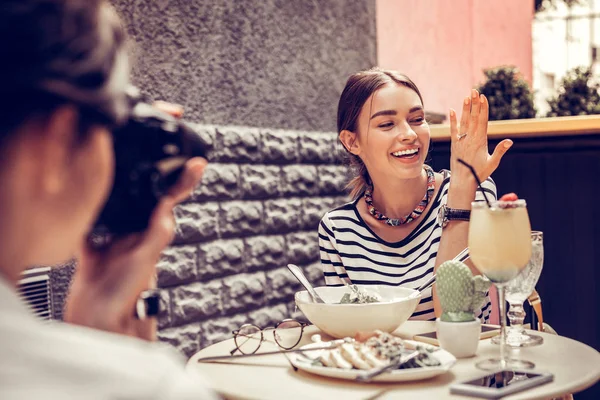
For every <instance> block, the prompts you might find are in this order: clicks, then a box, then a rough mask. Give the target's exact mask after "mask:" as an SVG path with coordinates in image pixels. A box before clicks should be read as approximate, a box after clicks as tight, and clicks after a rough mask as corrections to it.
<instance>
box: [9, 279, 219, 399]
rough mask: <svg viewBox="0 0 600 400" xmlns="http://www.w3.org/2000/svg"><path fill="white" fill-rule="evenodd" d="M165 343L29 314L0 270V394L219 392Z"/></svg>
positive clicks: (196, 395)
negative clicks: (187, 369) (207, 383)
mask: <svg viewBox="0 0 600 400" xmlns="http://www.w3.org/2000/svg"><path fill="white" fill-rule="evenodd" d="M184 362H185V360H183V359H181V358H179V357H177V354H176V352H175V351H174V350H171V349H167V348H166V347H163V345H160V344H156V343H150V342H145V341H142V340H138V339H134V338H129V337H126V336H122V335H116V334H111V333H106V332H101V331H96V330H93V329H89V328H84V327H78V326H75V325H70V324H66V323H61V322H43V321H41V320H38V319H36V317H34V316H32V315H31V314H30V313H29V311H28V309H27V308H26V307H25V305H24V304H23V303H22V302H21V300H20V299H19V298H18V296H17V294H16V292H15V290H14V289H13V288H12V287H11V286H10V285H9V284H8V283H7V282H6V281H5V280H4V279H3V278H1V277H0V399H3V400H9V399H47V400H49V399H77V400H80V399H132V400H133V399H161V400H162V399H216V398H217V397H216V395H215V394H214V393H213V392H212V391H211V390H210V389H208V387H207V385H206V384H205V383H204V380H203V378H202V377H201V376H200V375H199V374H191V373H189V371H188V372H186V371H185V369H184V365H185V364H184Z"/></svg>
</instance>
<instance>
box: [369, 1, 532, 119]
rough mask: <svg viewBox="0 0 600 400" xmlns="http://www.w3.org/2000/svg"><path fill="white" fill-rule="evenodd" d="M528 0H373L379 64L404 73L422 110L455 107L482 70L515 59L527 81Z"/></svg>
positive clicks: (529, 59) (529, 58) (529, 64)
mask: <svg viewBox="0 0 600 400" xmlns="http://www.w3.org/2000/svg"><path fill="white" fill-rule="evenodd" d="M532 19H533V0H450V1H448V0H377V57H378V63H379V66H381V67H383V68H389V69H395V70H399V71H401V72H404V73H406V74H407V75H408V76H409V77H410V78H411V79H413V80H414V81H415V83H416V84H417V86H418V87H419V89H420V90H421V91H422V94H423V97H424V100H425V108H426V109H427V110H428V111H434V112H442V113H446V114H447V111H448V108H449V107H453V108H455V109H457V110H460V106H461V101H462V98H463V97H464V96H466V95H467V94H468V93H469V90H470V89H471V88H472V87H474V86H475V85H477V84H479V83H481V82H483V78H484V75H483V73H482V70H483V69H484V68H488V67H494V66H498V65H516V66H517V67H518V68H519V69H520V71H521V72H522V73H523V75H524V77H525V79H527V81H529V82H531V77H532V46H531V22H532Z"/></svg>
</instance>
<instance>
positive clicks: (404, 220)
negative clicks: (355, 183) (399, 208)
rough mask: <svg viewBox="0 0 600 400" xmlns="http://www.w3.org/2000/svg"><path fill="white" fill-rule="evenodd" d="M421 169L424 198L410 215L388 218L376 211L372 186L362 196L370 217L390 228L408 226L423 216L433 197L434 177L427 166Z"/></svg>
mask: <svg viewBox="0 0 600 400" xmlns="http://www.w3.org/2000/svg"><path fill="white" fill-rule="evenodd" d="M423 168H424V169H425V172H426V173H427V191H426V192H425V196H423V199H422V200H421V201H420V202H419V204H418V205H417V207H416V208H415V209H414V210H413V211H412V212H411V213H410V214H408V215H406V216H404V217H401V218H388V217H386V216H385V215H383V214H382V213H380V212H379V211H377V209H376V208H375V206H374V205H373V186H371V187H370V188H368V189H367V190H365V194H364V196H365V203H367V209H368V210H369V213H371V215H372V216H374V217H375V218H376V219H378V220H379V221H382V222H385V223H386V224H388V225H390V226H398V225H404V224H408V223H409V222H411V221H414V220H415V219H417V218H419V217H420V216H421V214H423V211H424V210H425V209H426V208H427V205H428V204H429V201H430V200H431V198H432V197H433V192H434V190H435V175H434V173H433V170H432V169H431V167H430V166H428V165H424V166H423Z"/></svg>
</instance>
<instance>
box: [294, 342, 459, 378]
mask: <svg viewBox="0 0 600 400" xmlns="http://www.w3.org/2000/svg"><path fill="white" fill-rule="evenodd" d="M405 342H406V343H407V344H410V345H412V346H417V345H418V346H424V347H429V348H434V349H436V351H434V352H433V353H431V356H432V357H434V358H437V359H438V361H439V362H440V364H441V365H440V366H437V367H423V368H407V369H397V370H393V371H390V372H386V373H383V374H381V375H379V376H377V377H375V378H373V380H372V381H373V382H406V381H418V380H421V379H428V378H432V377H434V376H437V375H441V374H444V373H446V372H447V371H448V370H449V369H450V368H452V366H453V365H454V363H456V358H455V357H454V356H453V355H452V354H450V353H448V352H447V351H446V350H444V349H439V348H438V347H435V346H430V345H427V344H424V343H421V342H415V341H413V340H405ZM322 346H323V343H311V344H307V345H306V346H302V347H301V349H306V350H308V351H305V352H303V353H304V354H306V356H307V357H311V358H314V357H318V355H319V353H320V352H322V351H328V350H313V351H310V349H311V348H314V347H322ZM290 361H291V362H292V364H293V365H294V366H295V367H296V368H298V369H301V370H303V371H306V372H310V373H312V374H316V375H322V376H328V377H331V378H339V379H347V380H354V379H355V378H356V376H357V375H358V374H361V373H363V372H366V371H361V370H357V369H341V368H332V367H322V366H315V365H312V363H311V361H310V360H308V359H306V358H305V357H302V354H301V353H292V354H290Z"/></svg>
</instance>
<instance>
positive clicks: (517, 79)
mask: <svg viewBox="0 0 600 400" xmlns="http://www.w3.org/2000/svg"><path fill="white" fill-rule="evenodd" d="M483 73H484V74H485V76H486V81H485V83H484V84H483V85H481V86H480V87H479V88H478V90H479V92H480V93H482V94H484V95H485V96H486V97H487V98H488V102H489V104H490V114H489V119H490V121H497V120H503V119H520V118H534V117H535V112H536V111H535V107H534V106H533V94H532V93H531V90H530V89H529V85H528V84H527V82H526V81H525V80H524V79H523V78H522V77H521V74H520V73H519V70H518V69H517V68H516V67H513V66H501V67H496V68H490V69H486V70H484V71H483Z"/></svg>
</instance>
